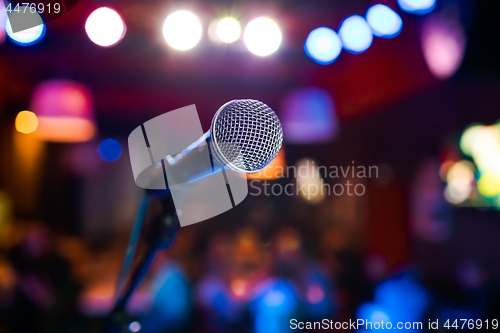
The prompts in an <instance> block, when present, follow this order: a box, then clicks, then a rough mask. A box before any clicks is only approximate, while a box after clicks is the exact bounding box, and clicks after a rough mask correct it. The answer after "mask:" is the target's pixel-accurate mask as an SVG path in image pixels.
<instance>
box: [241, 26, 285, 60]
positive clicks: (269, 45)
mask: <svg viewBox="0 0 500 333" xmlns="http://www.w3.org/2000/svg"><path fill="white" fill-rule="evenodd" d="M243 38H244V40H245V45H246V46H247V48H248V50H249V51H250V52H252V53H253V54H255V55H258V56H260V57H265V56H268V55H270V54H272V53H274V52H276V50H277V49H278V48H279V47H280V44H281V38H282V36H281V31H280V28H279V27H278V25H277V24H276V23H275V22H274V21H273V20H271V19H268V18H265V17H259V18H256V19H254V20H253V21H251V22H250V23H248V25H247V27H246V29H245V35H244V36H243Z"/></svg>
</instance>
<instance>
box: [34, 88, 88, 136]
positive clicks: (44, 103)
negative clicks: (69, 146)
mask: <svg viewBox="0 0 500 333" xmlns="http://www.w3.org/2000/svg"><path fill="white" fill-rule="evenodd" d="M30 110H32V111H33V112H35V113H36V115H37V117H38V122H39V123H38V128H37V130H36V131H35V134H36V136H38V137H39V138H41V139H43V140H47V141H57V142H83V141H88V140H90V139H91V138H92V137H93V136H94V133H95V131H96V127H95V125H94V121H93V110H92V100H91V98H90V93H89V92H88V90H87V89H86V88H85V87H84V86H82V85H81V84H78V83H76V82H72V81H66V80H50V81H45V82H43V83H41V84H40V85H38V86H37V87H36V88H35V91H34V93H33V95H32V97H31V101H30Z"/></svg>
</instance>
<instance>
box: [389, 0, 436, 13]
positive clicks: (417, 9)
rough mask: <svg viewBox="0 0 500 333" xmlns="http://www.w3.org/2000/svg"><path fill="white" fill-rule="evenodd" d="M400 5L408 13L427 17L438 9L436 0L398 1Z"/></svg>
mask: <svg viewBox="0 0 500 333" xmlns="http://www.w3.org/2000/svg"><path fill="white" fill-rule="evenodd" d="M398 4H399V7H401V9H402V10H404V11H406V12H408V13H413V14H419V15H425V14H428V13H430V12H431V11H432V10H433V9H434V7H436V0H398Z"/></svg>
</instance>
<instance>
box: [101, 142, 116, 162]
mask: <svg viewBox="0 0 500 333" xmlns="http://www.w3.org/2000/svg"><path fill="white" fill-rule="evenodd" d="M97 151H98V152H99V156H101V158H102V159H103V160H105V161H106V162H114V161H116V160H117V159H119V158H120V156H121V155H122V145H121V144H120V142H119V141H118V140H116V139H113V138H108V139H105V140H102V141H101V143H100V144H99V148H98V149H97Z"/></svg>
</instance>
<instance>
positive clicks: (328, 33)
mask: <svg viewBox="0 0 500 333" xmlns="http://www.w3.org/2000/svg"><path fill="white" fill-rule="evenodd" d="M304 49H305V51H306V54H307V55H308V56H309V58H311V59H312V60H314V61H315V62H317V63H318V64H321V65H328V64H331V63H332V62H334V61H335V59H337V57H338V56H339V54H340V51H342V41H341V40H340V37H339V36H338V35H337V33H336V32H335V31H333V30H332V29H330V28H324V27H322V28H317V29H314V30H313V31H311V33H310V34H309V36H308V37H307V40H306V43H305V44H304Z"/></svg>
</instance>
